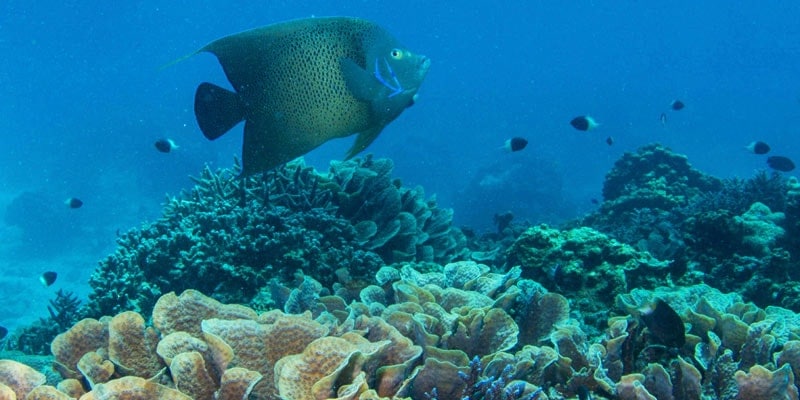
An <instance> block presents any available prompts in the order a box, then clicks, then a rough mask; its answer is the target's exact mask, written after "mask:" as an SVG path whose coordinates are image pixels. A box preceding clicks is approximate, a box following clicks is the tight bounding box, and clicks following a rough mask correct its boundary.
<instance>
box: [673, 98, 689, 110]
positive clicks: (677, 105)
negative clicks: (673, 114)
mask: <svg viewBox="0 0 800 400" xmlns="http://www.w3.org/2000/svg"><path fill="white" fill-rule="evenodd" d="M671 107H672V109H673V110H675V111H680V110H683V108H684V107H686V104H683V102H682V101H680V100H675V101H673V102H672V106H671Z"/></svg>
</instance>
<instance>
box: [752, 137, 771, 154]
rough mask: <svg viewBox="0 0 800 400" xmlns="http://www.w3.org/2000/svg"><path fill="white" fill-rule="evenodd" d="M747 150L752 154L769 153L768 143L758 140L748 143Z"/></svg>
mask: <svg viewBox="0 0 800 400" xmlns="http://www.w3.org/2000/svg"><path fill="white" fill-rule="evenodd" d="M747 150H748V151H750V152H752V153H753V154H767V153H769V150H770V147H769V145H768V144H766V143H764V142H762V141H760V140H759V141H757V142H753V143H750V144H748V145H747Z"/></svg>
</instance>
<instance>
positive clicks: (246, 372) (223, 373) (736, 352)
mask: <svg viewBox="0 0 800 400" xmlns="http://www.w3.org/2000/svg"><path fill="white" fill-rule="evenodd" d="M521 274H522V270H521V269H520V268H513V269H512V270H510V271H509V272H508V273H505V274H498V273H493V272H489V271H488V267H486V266H484V265H480V264H476V263H474V262H459V263H453V264H448V265H446V266H445V267H444V268H442V270H441V272H420V271H416V270H413V269H411V268H410V267H408V266H404V267H400V269H394V268H392V267H385V268H384V270H383V272H382V273H381V274H380V275H381V276H382V277H383V278H381V279H378V280H380V281H382V282H383V283H382V286H370V287H368V288H364V289H363V290H362V293H361V297H362V298H363V299H364V300H363V301H355V302H352V303H350V304H346V303H345V302H343V301H341V298H338V299H339V300H338V301H337V300H334V299H333V297H332V296H328V297H326V296H320V297H316V300H315V303H316V307H314V309H315V310H317V311H316V312H310V311H306V312H304V313H302V314H287V313H284V312H282V311H280V310H271V311H267V312H263V313H261V314H257V313H256V312H255V311H254V310H252V309H249V308H247V307H244V306H240V305H226V304H223V303H220V302H218V301H216V300H214V299H211V298H209V297H206V296H204V295H202V294H200V293H199V292H197V291H193V290H187V291H185V292H184V293H182V294H181V295H179V296H178V295H175V294H174V293H169V294H167V295H164V296H162V297H161V298H160V299H159V300H158V302H157V304H156V305H155V307H154V309H153V310H152V316H153V319H152V320H153V325H152V326H149V325H147V324H146V323H145V321H144V319H143V318H142V317H141V315H139V314H138V313H136V312H130V311H127V312H122V313H119V314H117V315H115V316H113V317H104V318H101V319H100V320H95V319H84V320H82V321H80V322H78V323H77V324H75V325H74V326H73V327H71V328H70V329H69V330H68V331H67V332H65V333H63V334H61V335H59V336H58V337H57V338H56V340H54V341H53V346H52V352H53V354H54V357H55V361H56V362H55V365H56V366H57V370H58V371H59V372H60V374H61V376H62V378H63V380H61V381H60V382H50V384H52V385H54V386H51V385H48V384H45V379H44V375H42V374H41V373H38V372H36V371H35V370H33V369H31V368H30V367H27V366H25V365H23V364H20V363H17V362H15V361H10V360H3V361H0V393H3V391H4V392H5V393H9V394H7V396H11V394H10V393H14V396H17V398H21V397H24V396H26V395H27V396H30V397H28V398H56V399H60V398H64V399H67V398H70V397H72V398H76V397H81V398H82V399H94V398H119V397H118V396H122V395H123V393H127V394H128V395H134V396H141V397H144V398H168V399H189V398H192V399H221V400H226V399H242V398H253V399H276V398H283V399H333V398H336V399H364V400H366V399H407V398H410V399H454V398H458V399H499V400H511V399H526V400H534V399H566V398H570V397H574V396H576V395H578V394H582V396H586V395H587V394H591V396H592V397H593V398H596V399H610V398H617V399H654V398H658V399H662V398H663V399H701V398H719V399H754V398H759V399H797V387H796V386H795V382H797V378H798V376H797V374H798V373H799V372H800V369H798V367H800V316H798V315H797V314H794V313H792V312H791V311H788V310H786V309H781V308H778V307H768V308H767V309H761V308H758V307H756V306H755V305H753V304H752V303H744V302H743V301H742V298H741V296H739V295H738V294H723V293H721V292H719V291H718V290H716V289H713V288H711V287H709V286H706V285H697V286H690V287H686V288H682V289H677V288H668V287H659V288H656V289H654V290H652V291H648V290H644V289H635V290H632V291H630V292H628V293H624V294H621V295H618V296H617V297H616V299H615V302H614V305H613V306H611V307H610V308H611V309H612V310H614V311H615V313H616V315H612V316H609V318H608V319H607V320H606V325H605V329H603V330H602V331H601V332H598V333H597V334H593V335H592V334H587V333H586V332H584V330H583V329H582V325H581V324H580V321H578V320H575V319H572V318H570V310H569V306H568V300H567V298H565V297H563V296H561V295H559V294H556V293H552V292H548V291H547V290H546V289H544V288H543V287H541V286H539V285H538V284H536V283H535V282H533V281H531V280H529V279H525V278H521V276H520V275H521ZM314 287H318V286H314ZM656 299H657V300H660V301H662V302H663V303H664V304H669V306H671V307H672V308H674V310H675V312H676V313H677V315H679V318H678V321H677V322H676V324H677V326H667V327H665V326H663V325H661V324H645V323H643V318H642V313H643V310H645V309H646V307H645V305H646V304H648V303H650V302H653V301H654V300H656ZM660 329H679V330H684V329H685V332H686V334H685V335H686V340H685V342H681V343H682V344H680V346H679V347H669V346H665V345H663V344H660V342H659V340H658V339H657V338H658V337H659V334H660V333H662V332H660V331H659V330H660ZM36 396H42V397H36ZM45 396H46V397H45ZM9 398H14V397H9Z"/></svg>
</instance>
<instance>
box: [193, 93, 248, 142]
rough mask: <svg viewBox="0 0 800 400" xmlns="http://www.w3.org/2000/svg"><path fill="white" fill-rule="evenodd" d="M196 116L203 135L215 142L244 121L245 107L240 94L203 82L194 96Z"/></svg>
mask: <svg viewBox="0 0 800 400" xmlns="http://www.w3.org/2000/svg"><path fill="white" fill-rule="evenodd" d="M194 115H195V117H196V118H197V124H198V125H199V126H200V130H201V131H203V135H204V136H205V137H206V138H207V139H209V140H214V139H216V138H218V137H220V136H222V135H224V134H225V132H227V131H229V130H231V128H233V127H234V126H236V124H238V123H239V122H242V121H243V120H244V117H245V107H244V104H243V103H242V100H241V98H240V97H239V94H237V93H234V92H231V91H230V90H228V89H225V88H223V87H219V86H217V85H215V84H213V83H208V82H203V83H201V84H200V86H198V87H197V91H196V92H195V94H194Z"/></svg>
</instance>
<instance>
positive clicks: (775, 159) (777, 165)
mask: <svg viewBox="0 0 800 400" xmlns="http://www.w3.org/2000/svg"><path fill="white" fill-rule="evenodd" d="M767 165H769V167H770V168H772V169H774V170H776V171H782V172H789V171H791V170H793V169H794V161H792V160H790V159H788V158H787V157H784V156H771V157H769V158H767Z"/></svg>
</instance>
